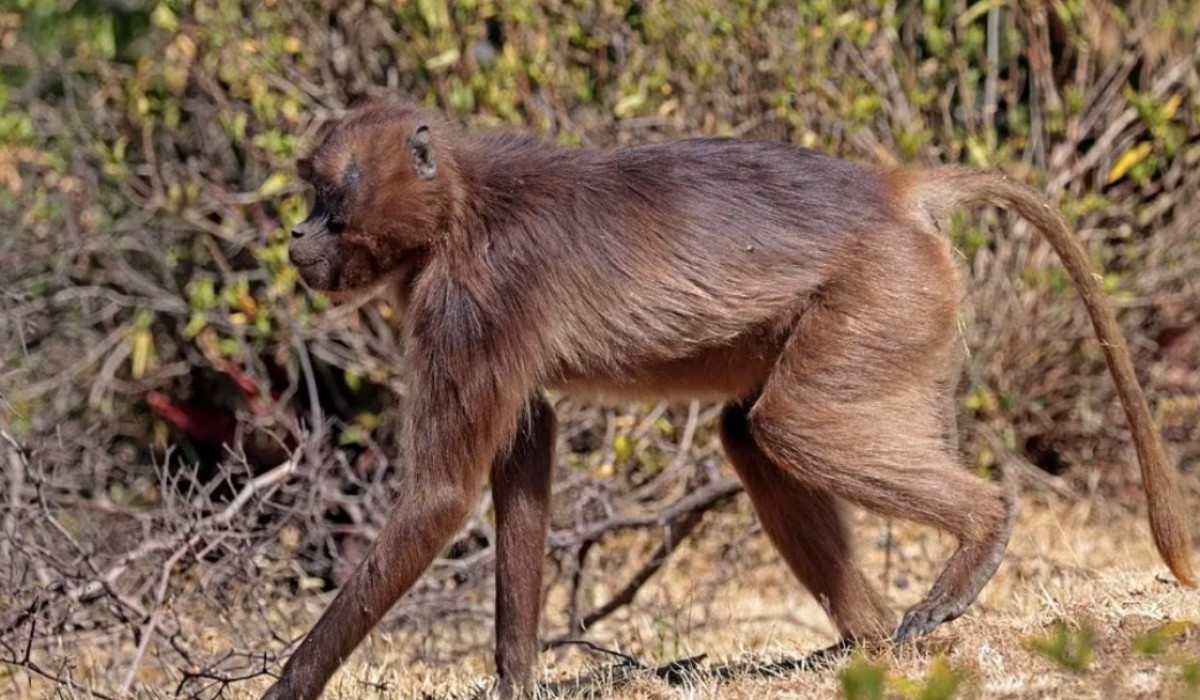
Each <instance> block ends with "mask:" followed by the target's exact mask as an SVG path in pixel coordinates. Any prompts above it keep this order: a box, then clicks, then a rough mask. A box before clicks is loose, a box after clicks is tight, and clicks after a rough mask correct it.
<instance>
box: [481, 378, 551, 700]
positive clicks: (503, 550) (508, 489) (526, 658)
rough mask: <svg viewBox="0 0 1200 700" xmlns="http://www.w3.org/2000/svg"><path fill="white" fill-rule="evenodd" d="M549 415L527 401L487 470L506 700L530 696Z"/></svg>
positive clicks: (545, 519)
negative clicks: (502, 449) (493, 513)
mask: <svg viewBox="0 0 1200 700" xmlns="http://www.w3.org/2000/svg"><path fill="white" fill-rule="evenodd" d="M555 431H556V425H555V418H554V409H553V407H551V406H550V404H549V403H547V401H546V400H545V399H544V398H542V397H541V396H537V397H535V398H533V399H532V400H531V401H530V404H529V408H528V409H527V410H526V412H525V415H524V416H523V417H522V419H521V424H520V426H519V428H518V431H517V435H516V437H515V438H514V440H513V444H512V447H511V448H510V450H509V451H508V452H507V453H506V454H504V455H503V456H501V457H499V458H498V459H497V460H496V462H495V463H494V464H493V465H492V497H493V499H494V501H495V505H496V672H497V675H498V676H499V677H500V687H499V695H500V697H501V698H504V699H505V700H507V699H509V698H514V697H519V696H521V695H522V694H524V693H526V692H527V691H529V690H530V685H531V680H532V678H533V667H534V661H535V660H536V658H537V648H538V647H537V631H538V618H539V616H540V613H541V608H542V561H543V560H544V559H545V555H546V530H547V528H548V527H549V519H550V483H551V470H552V468H553V464H554V438H555Z"/></svg>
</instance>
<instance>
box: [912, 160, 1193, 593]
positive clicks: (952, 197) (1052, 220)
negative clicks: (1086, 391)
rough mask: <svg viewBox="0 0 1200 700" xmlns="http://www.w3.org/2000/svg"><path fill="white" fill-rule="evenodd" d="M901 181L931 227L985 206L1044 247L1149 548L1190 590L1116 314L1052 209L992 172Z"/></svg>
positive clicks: (1175, 505)
mask: <svg viewBox="0 0 1200 700" xmlns="http://www.w3.org/2000/svg"><path fill="white" fill-rule="evenodd" d="M906 175H907V176H902V177H900V178H898V181H900V182H906V184H907V185H908V187H906V188H905V189H908V188H909V187H910V188H911V189H910V191H909V193H907V194H909V197H908V198H907V199H908V200H909V202H910V203H911V204H913V205H915V206H917V207H920V208H921V209H922V210H923V211H924V213H926V214H928V215H929V216H931V217H933V218H934V220H935V221H944V220H945V217H946V215H948V214H949V212H950V210H951V209H953V208H955V207H958V206H960V205H971V204H991V205H995V206H1000V207H1003V208H1006V209H1011V210H1012V211H1014V212H1016V213H1017V214H1020V215H1021V216H1022V217H1023V218H1025V219H1026V220H1028V221H1029V222H1030V223H1031V224H1033V225H1034V227H1036V228H1037V230H1038V231H1039V232H1040V233H1041V234H1042V235H1043V236H1044V237H1045V238H1046V240H1047V241H1049V242H1050V245H1051V246H1052V247H1053V248H1054V251H1055V252H1056V253H1057V254H1058V257H1059V259H1060V260H1061V261H1062V264H1063V267H1065V268H1066V270H1067V274H1069V275H1070V276H1071V280H1072V281H1073V282H1074V283H1075V288H1076V289H1077V290H1078V291H1079V296H1080V297H1082V298H1083V303H1084V305H1085V306H1086V307H1087V310H1088V315H1090V316H1091V318H1092V326H1093V327H1094V328H1095V329H1096V336H1097V337H1098V338H1099V339H1100V345H1101V346H1102V347H1103V348H1104V356H1105V358H1106V359H1107V360H1108V367H1109V370H1110V371H1111V372H1112V375H1113V380H1114V381H1115V382H1116V385H1117V393H1118V394H1119V395H1120V397H1121V404H1122V405H1123V406H1124V408H1125V416H1126V417H1127V418H1128V420H1129V425H1130V428H1131V429H1132V431H1133V443H1134V445H1135V446H1136V448H1137V455H1138V463H1139V464H1140V465H1141V470H1142V483H1143V484H1144V486H1145V489H1146V500H1147V501H1148V505H1149V513H1150V530H1151V532H1152V533H1153V534H1154V543H1155V544H1156V545H1157V546H1158V552H1159V554H1160V555H1161V556H1162V558H1163V561H1165V562H1166V564H1167V566H1168V567H1170V569H1171V572H1172V573H1173V574H1175V578H1177V579H1178V580H1179V581H1180V582H1181V583H1183V584H1184V585H1186V586H1188V587H1194V586H1195V585H1196V576H1195V573H1194V572H1193V570H1192V557H1191V541H1190V538H1189V536H1188V530H1187V524H1186V522H1185V520H1184V517H1183V508H1182V506H1181V505H1180V499H1179V492H1178V487H1177V486H1176V484H1175V480H1174V473H1173V470H1172V469H1171V468H1170V465H1169V464H1168V462H1167V456H1166V453H1165V452H1164V451H1163V446H1162V442H1161V441H1160V438H1159V434H1158V431H1157V430H1156V429H1155V427H1154V421H1153V419H1152V418H1151V416H1150V407H1149V405H1147V403H1146V396H1145V394H1143V392H1142V388H1141V386H1140V385H1139V384H1138V381H1137V377H1136V376H1135V375H1134V371H1133V360H1132V359H1131V358H1130V356H1129V348H1128V346H1126V344H1125V338H1124V336H1123V335H1122V334H1121V329H1120V327H1119V326H1118V325H1117V317H1116V314H1115V313H1114V312H1113V308H1112V306H1111V305H1110V304H1109V302H1108V299H1107V297H1106V296H1105V294H1104V289H1103V288H1102V287H1101V286H1100V282H1099V281H1098V279H1097V275H1095V273H1094V272H1093V271H1092V268H1091V265H1090V263H1089V261H1088V257H1087V253H1086V252H1085V251H1084V249H1083V246H1082V245H1081V244H1080V243H1079V241H1078V240H1077V239H1076V238H1075V236H1073V235H1072V234H1071V232H1070V230H1069V229H1068V227H1067V222H1066V221H1065V220H1064V219H1063V217H1062V215H1061V214H1060V213H1059V212H1058V209H1057V208H1056V207H1054V206H1052V205H1051V204H1050V202H1049V201H1048V200H1047V199H1046V198H1045V197H1044V196H1042V195H1041V194H1040V193H1038V192H1037V191H1035V190H1033V189H1032V188H1030V187H1027V186H1025V185H1023V184H1021V183H1018V182H1016V181H1014V180H1012V179H1010V178H1008V177H1007V176H1006V175H1004V174H1003V173H1000V172H996V171H991V170H978V169H972V168H966V167H959V166H946V167H940V168H934V169H930V170H923V171H916V172H912V171H910V172H908V173H906Z"/></svg>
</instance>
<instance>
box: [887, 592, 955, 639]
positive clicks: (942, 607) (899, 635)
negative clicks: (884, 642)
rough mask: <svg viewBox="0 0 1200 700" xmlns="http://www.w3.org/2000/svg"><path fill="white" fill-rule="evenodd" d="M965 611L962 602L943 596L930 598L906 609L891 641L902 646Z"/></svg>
mask: <svg viewBox="0 0 1200 700" xmlns="http://www.w3.org/2000/svg"><path fill="white" fill-rule="evenodd" d="M966 609H967V606H966V605H963V604H962V601H960V600H955V599H950V598H947V597H943V596H930V597H928V598H926V599H924V600H922V601H921V602H919V603H917V604H916V605H914V606H912V607H911V608H909V609H908V612H906V613H904V619H903V620H902V621H901V622H900V627H898V628H897V629H896V633H895V634H894V635H892V641H894V642H895V643H897V644H903V643H905V642H907V641H909V640H910V639H913V638H915V637H920V636H922V635H924V634H927V633H929V632H931V631H933V629H934V628H935V627H937V626H938V625H940V624H942V623H943V622H949V621H951V620H953V619H955V618H957V617H958V616H960V615H962V614H963V612H964V611H965V610H966Z"/></svg>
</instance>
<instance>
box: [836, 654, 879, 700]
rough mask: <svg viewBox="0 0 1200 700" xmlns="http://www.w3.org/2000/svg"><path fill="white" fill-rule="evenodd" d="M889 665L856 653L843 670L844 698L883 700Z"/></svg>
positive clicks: (852, 699) (847, 699) (848, 699)
mask: <svg viewBox="0 0 1200 700" xmlns="http://www.w3.org/2000/svg"><path fill="white" fill-rule="evenodd" d="M887 669H888V667H887V664H886V663H884V662H883V661H874V660H871V659H869V658H868V657H867V656H866V655H864V654H859V653H856V654H855V655H854V657H853V658H852V659H851V660H850V663H848V664H847V665H846V668H844V669H843V670H842V673H841V680H842V697H844V698H846V700H883V693H884V690H885V689H886V687H887V683H886V681H887Z"/></svg>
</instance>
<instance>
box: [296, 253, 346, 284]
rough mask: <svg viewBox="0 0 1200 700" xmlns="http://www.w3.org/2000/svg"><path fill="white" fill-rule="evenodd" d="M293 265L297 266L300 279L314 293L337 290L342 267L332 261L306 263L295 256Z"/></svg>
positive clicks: (308, 261) (323, 260)
mask: <svg viewBox="0 0 1200 700" xmlns="http://www.w3.org/2000/svg"><path fill="white" fill-rule="evenodd" d="M292 264H293V265H295V266H296V272H298V273H299V274H300V279H301V280H302V281H303V282H304V284H306V285H307V286H308V287H309V288H310V289H312V290H313V291H316V292H331V291H334V290H336V289H337V287H338V278H339V277H340V276H341V275H340V270H339V267H340V266H338V265H335V264H334V263H333V262H332V261H330V260H328V259H326V258H318V259H316V260H307V261H306V260H303V259H298V258H297V256H295V255H293V256H292Z"/></svg>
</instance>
